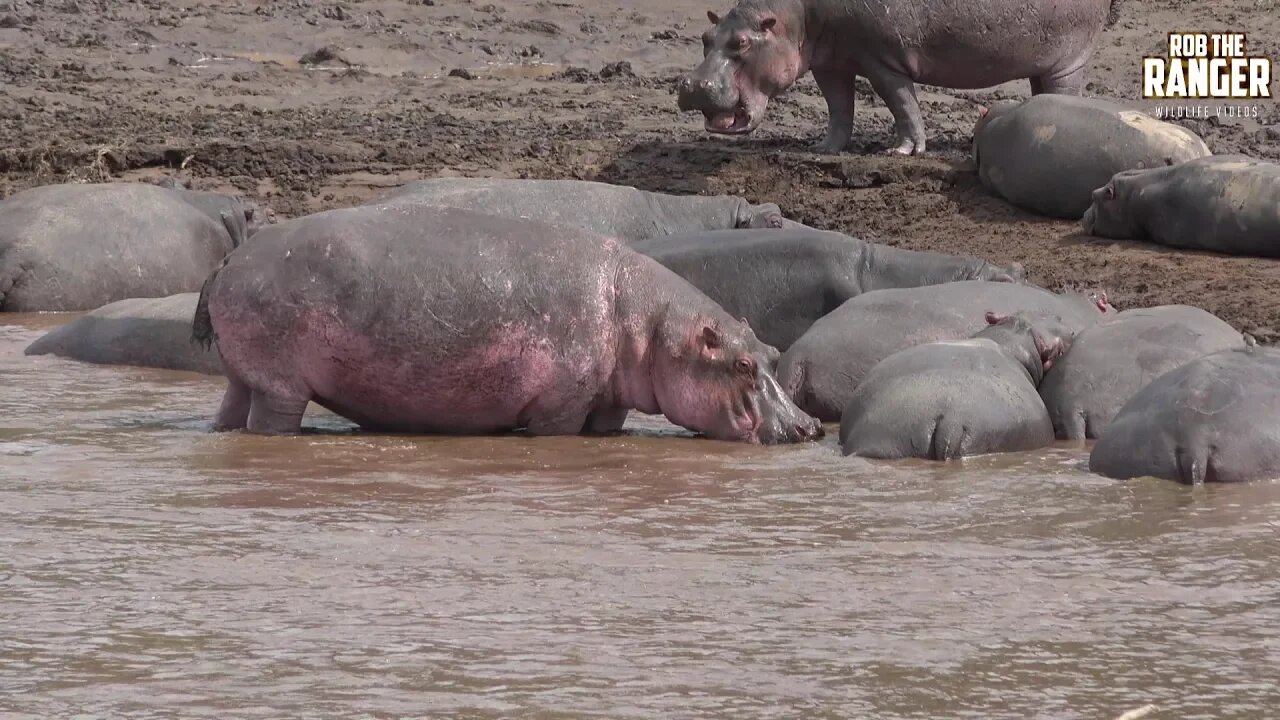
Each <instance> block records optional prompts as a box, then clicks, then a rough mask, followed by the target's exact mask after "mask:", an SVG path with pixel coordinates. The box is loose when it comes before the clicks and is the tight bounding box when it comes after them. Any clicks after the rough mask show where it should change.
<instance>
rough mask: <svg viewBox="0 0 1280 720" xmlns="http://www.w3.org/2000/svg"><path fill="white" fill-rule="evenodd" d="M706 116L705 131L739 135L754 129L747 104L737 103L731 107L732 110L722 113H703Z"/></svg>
mask: <svg viewBox="0 0 1280 720" xmlns="http://www.w3.org/2000/svg"><path fill="white" fill-rule="evenodd" d="M705 115H706V116H707V122H706V126H707V131H708V132H713V133H720V134H721V135H741V134H743V133H749V132H751V131H752V130H754V129H755V126H754V125H752V123H751V112H750V111H748V110H747V106H746V105H744V104H743V103H738V104H737V105H736V106H734V108H733V112H722V113H705Z"/></svg>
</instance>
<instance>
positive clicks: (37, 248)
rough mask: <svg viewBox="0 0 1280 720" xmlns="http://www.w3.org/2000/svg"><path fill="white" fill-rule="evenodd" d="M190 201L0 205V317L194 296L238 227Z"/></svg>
mask: <svg viewBox="0 0 1280 720" xmlns="http://www.w3.org/2000/svg"><path fill="white" fill-rule="evenodd" d="M189 199H190V197H189V196H187V195H184V194H183V193H182V192H179V191H174V190H167V189H164V188H160V187H156V186H154V185H150V184H146V183H133V182H126V183H111V184H104V185H46V186H44V187H38V188H32V189H30V190H24V191H22V192H19V193H16V194H14V195H12V196H10V197H9V198H7V199H6V200H4V201H3V202H0V310H3V311H9V312H36V311H44V310H91V309H93V308H96V307H100V306H102V305H105V304H107V303H109V302H114V301H116V300H122V299H124V298H130V297H159V296H164V295H173V294H175V293H180V292H192V291H195V290H198V289H199V288H200V283H202V282H203V281H204V278H205V277H206V276H208V274H209V271H210V270H212V269H213V268H214V267H215V266H216V265H217V264H218V262H219V261H220V260H221V259H222V257H223V256H224V255H226V254H227V253H228V252H230V251H231V250H232V249H233V248H234V247H235V243H236V241H237V235H236V233H237V232H238V231H237V230H236V228H237V227H244V226H243V225H240V226H237V225H236V223H235V218H234V217H225V218H224V217H223V215H224V213H225V208H224V210H219V211H218V212H217V213H216V214H214V213H213V212H212V210H213V208H214V203H207V204H206V205H205V207H204V208H203V209H201V208H198V207H197V206H196V205H193V204H192V203H191V202H189V201H188V200H189ZM225 207H232V205H231V204H230V203H228V204H227V205H226V206H225ZM215 217H216V218H217V219H216V220H215ZM241 223H243V217H242V218H241Z"/></svg>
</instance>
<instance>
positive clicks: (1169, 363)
mask: <svg viewBox="0 0 1280 720" xmlns="http://www.w3.org/2000/svg"><path fill="white" fill-rule="evenodd" d="M1243 346H1244V339H1243V337H1242V336H1241V335H1240V333H1239V331H1237V330H1236V329H1234V328H1232V327H1231V326H1230V325H1228V324H1227V323H1225V322H1223V321H1222V320H1220V319H1219V318H1217V317H1216V316H1214V315H1212V314H1210V313H1208V312H1205V311H1204V310H1201V309H1200V308H1196V307H1191V306H1189V305H1164V306H1161V307H1154V308H1140V309H1136V310H1125V311H1124V312H1122V313H1118V314H1117V315H1116V316H1115V319H1113V320H1110V321H1109V322H1105V323H1099V324H1098V325H1094V326H1093V327H1091V328H1087V329H1085V330H1084V331H1083V332H1081V333H1080V335H1079V336H1078V337H1076V339H1075V342H1074V343H1073V344H1072V346H1071V352H1070V353H1069V354H1068V355H1067V356H1066V357H1064V358H1063V359H1062V360H1060V361H1059V362H1058V364H1057V365H1056V366H1054V368H1053V370H1052V371H1050V372H1049V374H1048V375H1046V376H1045V379H1044V382H1043V383H1042V384H1041V385H1040V396H1041V397H1042V398H1044V404H1045V406H1046V407H1047V408H1048V409H1049V417H1050V418H1051V419H1052V420H1053V426H1054V429H1055V430H1056V431H1057V434H1058V437H1059V438H1062V439H1065V440H1081V439H1084V438H1096V437H1099V436H1100V435H1101V434H1102V433H1103V430H1104V428H1106V427H1107V423H1109V422H1111V419H1112V418H1114V417H1115V415H1116V413H1117V412H1119V410H1120V408H1121V406H1123V405H1124V404H1125V403H1126V402H1128V401H1129V398H1131V397H1133V396H1134V395H1135V394H1136V393H1137V392H1138V391H1139V390H1141V389H1142V388H1144V387H1146V386H1147V384H1148V383H1150V382H1151V381H1152V380H1154V379H1156V378H1157V377H1159V376H1161V375H1163V374H1165V373H1166V372H1169V371H1170V370H1173V369H1174V368H1176V367H1179V366H1181V365H1185V364H1187V363H1189V362H1191V361H1192V360H1195V359H1197V358H1200V357H1203V356H1205V355H1209V354H1211V353H1215V352H1218V351H1220V350H1228V349H1231V348H1238V347H1243Z"/></svg>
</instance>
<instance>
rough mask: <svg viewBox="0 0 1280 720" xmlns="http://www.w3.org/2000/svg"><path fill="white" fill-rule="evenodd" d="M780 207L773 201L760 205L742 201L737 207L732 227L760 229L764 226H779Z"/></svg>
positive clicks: (780, 220) (780, 221)
mask: <svg viewBox="0 0 1280 720" xmlns="http://www.w3.org/2000/svg"><path fill="white" fill-rule="evenodd" d="M782 226H783V222H782V208H780V207H778V206H777V205H775V204H773V203H764V204H762V205H748V204H747V203H743V204H742V207H740V208H738V217H737V218H736V219H735V220H734V228H736V229H746V228H749V229H752V230H760V229H764V228H781V227H782Z"/></svg>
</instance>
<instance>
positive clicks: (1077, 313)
mask: <svg viewBox="0 0 1280 720" xmlns="http://www.w3.org/2000/svg"><path fill="white" fill-rule="evenodd" d="M988 310H989V311H992V312H995V313H997V314H1000V315H1008V314H1012V313H1017V312H1025V313H1034V314H1040V315H1054V316H1057V317H1059V318H1061V320H1062V321H1063V322H1064V323H1065V324H1066V326H1067V328H1068V329H1070V330H1071V331H1072V332H1073V333H1077V332H1079V331H1081V330H1083V329H1084V328H1086V327H1089V326H1090V325H1094V324H1096V323H1098V322H1100V321H1102V320H1103V319H1105V318H1106V317H1107V316H1108V315H1111V314H1113V313H1114V312H1115V309H1114V308H1112V307H1111V306H1110V305H1109V304H1108V303H1107V300H1106V294H1105V293H1097V292H1069V293H1061V294H1060V293H1054V292H1050V291H1048V290H1045V289H1043V288H1039V287H1035V286H1033V285H1022V284H1015V283H1001V282H987V281H982V280H966V281H963V282H953V283H945V284H942V285H926V286H922V287H915V288H901V289H889V290H875V291H872V292H869V293H864V294H862V295H859V296H857V297H855V298H851V299H850V300H848V301H847V302H845V303H844V304H843V305H841V306H840V307H838V308H836V310H835V311H833V312H832V313H830V314H829V315H827V316H826V317H823V318H822V319H820V320H818V321H817V322H816V323H814V324H813V327H811V328H809V331H808V332H806V333H805V334H804V335H803V336H801V337H800V339H799V340H797V341H796V342H795V344H794V345H792V346H791V347H790V348H788V349H787V351H786V352H785V353H783V354H782V357H781V359H780V360H779V362H778V380H779V382H781V383H782V388H783V390H785V391H786V392H787V394H788V395H790V396H791V398H792V399H794V400H795V401H796V404H797V405H799V406H800V407H801V408H802V409H803V410H804V411H805V412H807V413H809V414H810V415H813V416H814V417H817V418H818V419H820V420H822V421H824V422H833V421H836V420H839V419H840V414H841V413H842V412H843V411H844V409H845V407H846V406H847V405H848V404H849V400H850V399H851V398H852V396H853V392H854V390H856V389H857V388H858V385H859V384H860V383H861V382H862V378H863V376H864V375H866V373H867V371H868V370H870V369H871V367H872V366H874V365H875V364H876V363H878V362H880V361H881V360H883V359H884V358H886V357H889V356H890V355H892V354H893V353H895V352H897V351H899V350H904V349H906V348H909V347H912V346H913V345H920V344H923V343H927V342H939V341H942V340H961V339H964V338H967V337H970V336H972V335H973V334H974V333H976V332H978V331H979V330H981V329H982V328H983V327H985V326H986V312H987V311H988Z"/></svg>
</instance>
